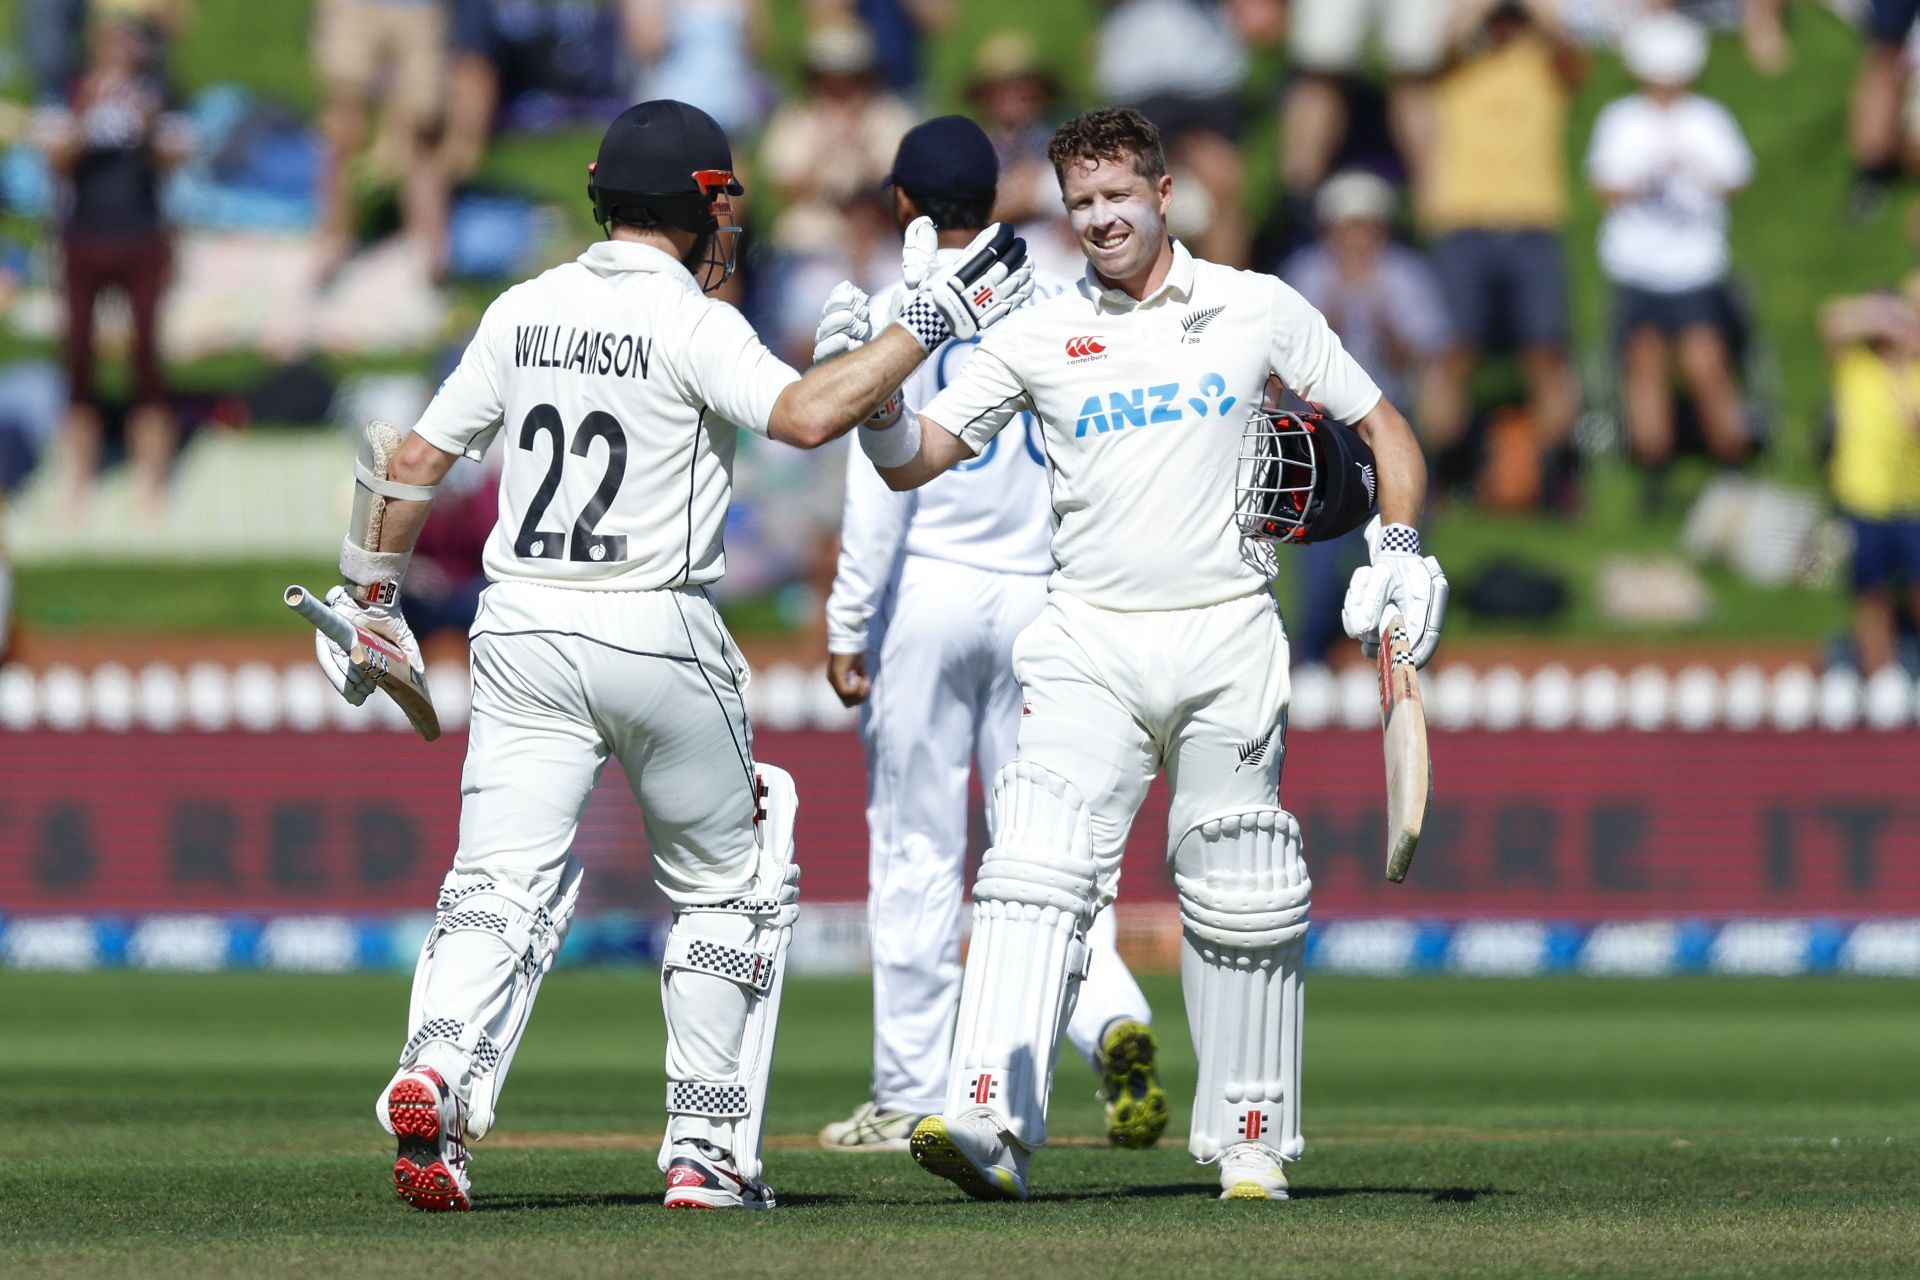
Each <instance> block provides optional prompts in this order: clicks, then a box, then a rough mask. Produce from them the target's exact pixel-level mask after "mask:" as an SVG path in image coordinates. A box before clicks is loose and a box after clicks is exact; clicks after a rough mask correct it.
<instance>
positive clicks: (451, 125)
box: [437, 0, 500, 186]
mask: <svg viewBox="0 0 1920 1280" xmlns="http://www.w3.org/2000/svg"><path fill="white" fill-rule="evenodd" d="M449 19H450V21H449V24H448V27H449V30H448V48H447V103H446V122H445V127H444V128H442V129H441V131H440V145H439V153H438V156H437V160H438V163H439V166H440V170H441V172H442V173H444V174H445V175H446V181H447V183H448V185H449V186H453V185H457V184H459V183H460V182H463V181H465V180H466V179H467V178H469V177H472V176H473V173H474V171H475V170H476V169H478V168H479V167H480V161H481V160H483V159H484V158H485V157H486V152H487V142H488V140H489V139H490V138H492V137H493V117H494V113H495V112H496V111H497V110H499V107H500V65H499V61H498V59H499V43H500V42H499V33H498V32H497V31H496V30H495V28H494V24H493V0H452V9H451V12H450V14H449Z"/></svg>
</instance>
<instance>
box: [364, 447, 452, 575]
mask: <svg viewBox="0 0 1920 1280" xmlns="http://www.w3.org/2000/svg"><path fill="white" fill-rule="evenodd" d="M459 458H460V455H459V454H455V453H448V452H447V451H446V450H444V449H441V448H439V447H438V446H437V445H432V444H429V443H427V442H426V441H425V440H423V439H422V438H420V437H419V436H417V435H408V436H407V438H406V440H405V441H404V442H403V443H402V444H401V445H400V451H399V452H398V453H396V454H395V455H394V456H393V461H392V462H391V463H389V464H388V467H387V475H388V478H390V479H392V480H396V481H398V482H399V483H401V484H417V485H421V486H423V487H426V488H432V487H433V486H434V485H437V484H439V483H440V482H441V481H442V480H443V479H445V478H446V474H447V472H449V471H451V470H453V464H454V463H455V462H457V461H459ZM432 508H433V503H432V502H414V501H410V500H408V499H404V498H389V499H388V500H387V506H386V510H385V512H384V514H383V518H382V519H381V522H380V545H379V546H378V547H375V548H370V549H371V550H377V551H411V550H413V544H414V543H415V542H417V541H419V538H420V530H421V528H422V527H423V526H424V525H425V524H426V523H427V512H428V511H430V510H431V509H432Z"/></svg>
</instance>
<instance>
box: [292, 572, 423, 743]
mask: <svg viewBox="0 0 1920 1280" xmlns="http://www.w3.org/2000/svg"><path fill="white" fill-rule="evenodd" d="M282 599H284V600H285V602H286V605H287V608H289V609H291V610H293V611H294V612H295V613H297V614H299V615H300V616H301V617H302V618H305V619H306V620H307V621H308V622H309V623H311V624H312V625H313V627H314V629H315V630H317V631H319V632H320V633H321V634H322V635H324V636H326V637H327V639H329V640H331V641H333V642H334V643H335V644H337V645H339V646H340V647H341V648H342V649H345V650H346V651H347V661H348V662H351V663H352V664H353V665H355V666H356V667H371V668H373V672H374V681H375V683H377V684H378V685H379V686H380V687H381V688H382V689H383V690H385V691H386V694H387V696H388V697H389V698H392V699H393V701H394V703H395V705H397V706H398V707H399V708H400V710H401V711H402V712H403V713H405V715H406V717H407V723H408V724H410V725H412V726H413V729H414V732H415V733H418V734H419V735H420V736H421V737H422V738H424V739H425V740H426V741H428V742H432V741H433V740H434V739H435V738H438V737H439V736H440V714H439V713H438V712H437V711H435V710H434V709H433V695H432V694H431V693H429V692H427V673H426V672H425V671H422V670H421V669H420V668H419V667H416V666H414V665H413V663H412V662H411V661H409V660H408V658H407V655H406V654H405V653H404V652H402V651H401V650H400V649H399V648H398V647H397V646H395V645H394V643H393V642H392V641H391V640H388V639H387V638H386V637H385V636H382V635H378V634H376V633H374V632H372V631H369V630H367V629H366V628H365V627H356V626H354V625H353V624H352V623H351V622H348V621H347V620H346V619H345V618H343V617H341V616H340V615H339V614H337V613H335V612H334V611H333V610H332V609H330V608H328V607H327V604H326V602H325V601H324V600H322V599H321V598H320V597H319V596H316V595H314V594H313V592H311V591H309V590H307V589H306V588H305V587H302V586H297V585H296V586H291V587H288V588H287V590H286V593H285V595H284V596H283V597H282Z"/></svg>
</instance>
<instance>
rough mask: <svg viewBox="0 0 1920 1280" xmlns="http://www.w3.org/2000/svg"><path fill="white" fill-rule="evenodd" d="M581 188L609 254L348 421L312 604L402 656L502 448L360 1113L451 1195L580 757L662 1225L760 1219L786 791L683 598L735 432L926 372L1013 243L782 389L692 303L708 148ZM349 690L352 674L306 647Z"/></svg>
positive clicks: (705, 286)
mask: <svg viewBox="0 0 1920 1280" xmlns="http://www.w3.org/2000/svg"><path fill="white" fill-rule="evenodd" d="M588 172H589V178H588V182H587V192H588V195H589V198H590V199H591V200H592V202H593V208H594V216H595V218H596V220H597V221H598V222H599V223H600V226H601V227H602V229H603V230H604V231H605V232H606V235H607V239H606V240H605V241H603V242H601V243H598V244H595V245H593V246H592V247H591V248H589V249H588V250H587V251H586V252H585V253H583V254H581V255H580V256H579V258H577V259H575V260H574V261H573V262H570V263H567V264H566V265H564V266H560V267H556V268H554V269H552V270H550V271H547V272H545V273H544V274H542V275H540V276H538V277H536V278H535V279H533V280H530V281H527V282H526V283H524V284H520V285H518V286H516V287H514V288H512V289H509V290H508V291H507V292H506V293H504V294H502V295H501V296H500V297H499V298H497V299H496V300H495V301H494V303H493V304H492V306H490V307H489V308H488V309H487V312H486V314H485V316H484V317H483V318H482V320H481V322H480V327H479V331H478V332H477V333H476V334H475V336H474V338H473V341H472V342H471V343H470V344H469V345H468V347H467V350H466V353H465V355H464V356H463V357H462V358H461V361H460V364H459V367H458V368H457V369H455V371H454V372H453V374H452V376H451V377H449V378H448V379H447V381H446V382H445V384H443V385H442V387H441V388H440V391H439V393H438V394H437V395H436V396H435V398H434V400H433V403H432V404H431V405H430V406H429V407H428V408H427V410H426V412H425V414H424V415H423V416H422V417H421V419H420V421H419V422H418V423H417V424H416V425H415V426H414V428H413V430H412V432H411V433H409V434H408V435H407V436H406V437H405V438H402V437H401V436H400V435H399V433H398V432H396V431H394V430H393V428H391V427H388V426H386V425H385V424H384V423H376V424H374V425H373V427H371V428H370V429H369V431H368V433H367V439H366V441H365V442H364V443H363V445H362V448H361V451H360V455H359V459H358V461H357V463H356V465H355V474H356V477H357V483H358V488H357V490H356V493H355V500H354V514H353V518H352V524H351V526H350V527H349V529H348V532H347V537H346V540H345V542H344V543H343V544H342V547H341V557H340V570H341V574H342V576H343V578H344V579H345V583H344V585H343V586H340V587H336V588H335V589H334V590H333V591H332V592H330V593H329V595H328V602H329V604H331V605H332V606H333V607H334V608H335V609H336V610H337V611H338V612H340V613H341V614H343V615H344V616H346V617H347V618H348V619H349V620H351V621H353V622H355V623H356V624H358V625H360V626H363V627H365V628H367V629H369V630H371V631H376V632H379V633H380V634H381V635H384V636H385V637H387V638H389V639H390V640H391V641H393V643H394V644H395V646H396V647H397V648H399V649H400V650H401V651H402V652H404V654H405V655H406V656H407V658H408V659H409V660H410V661H411V663H412V665H413V666H414V667H416V668H417V667H418V666H419V665H420V662H419V649H418V646H417V645H416V644H415V643H414V639H413V635H412V633H411V632H410V631H409V629H408V627H407V624H406V619H405V618H404V617H403V616H402V613H401V607H400V586H401V582H402V580H403V578H404V577H405V574H406V569H407V559H408V555H409V553H410V551H411V548H412V547H413V545H414V540H415V538H416V536H417V535H418V533H419V530H420V527H421V525H422V524H423V522H424V521H425V519H426V517H427V512H428V507H429V504H430V503H431V502H432V499H433V491H434V486H435V485H436V484H437V483H439V481H440V479H441V478H442V477H443V476H444V475H445V474H446V473H447V471H448V469H449V468H450V467H451V466H452V465H453V463H454V461H455V460H456V459H457V458H459V457H460V456H461V455H462V454H466V455H469V456H476V457H477V456H479V455H480V454H482V453H483V452H484V451H485V450H486V448H487V446H488V444H489V443H490V442H491V441H492V440H493V439H494V437H495V436H496V435H499V434H501V433H502V432H503V430H504V438H503V439H502V440H501V442H500V443H501V448H502V449H503V450H504V451H505V461H504V467H503V470H502V473H501V477H500V520H499V523H498V525H497V526H496V527H495V528H494V530H493V532H492V534H491V536H490V538H489V540H488V542H487V545H486V551H485V566H486V571H487V576H488V578H489V579H490V580H491V584H490V585H489V586H488V588H487V590H486V592H485V593H484V594H483V596H482V597H481V604H480V610H479V615H478V617H477V618H476V619H475V621H474V624H473V629H472V632H471V643H472V668H473V701H472V718H471V726H470V729H469V737H468V747H467V759H466V768H465V772H464V774H463V776H462V778H461V784H460V792H461V808H460V843H459V849H458V851H457V852H456V853H455V855H454V860H453V869H452V871H451V872H450V873H449V874H448V876H447V878H446V881H445V883H444V884H443V885H442V887H441V890H440V896H439V903H438V909H437V914H436V917H435V920H434V923H433V927H432V930H431V931H430V932H429V934H428V936H427V940H426V943H425V945H424V946H423V947H422V949H421V952H420V959H419V964H418V967H417V968H416V969H415V972H414V981H413V995H412V1001H411V1005H410V1008H409V1010H408V1014H407V1036H406V1041H405V1045H404V1047H403V1048H402V1050H401V1053H400V1065H399V1070H398V1071H397V1072H396V1073H395V1074H394V1077H393V1079H392V1080H391V1081H390V1082H389V1083H388V1085H387V1086H386V1088H385V1089H383V1090H382V1091H381V1093H380V1096H379V1099H378V1100H377V1102H376V1103H375V1106H374V1110H375V1114H376V1115H377V1116H378V1117H379V1120H380V1123H381V1124H382V1126H384V1127H385V1128H386V1130H387V1132H389V1133H391V1134H393V1135H394V1136H395V1137H396V1138H397V1139H398V1140H399V1149H398V1153H397V1155H396V1158H395V1161H394V1166H393V1181H394V1189H395V1190H396V1191H397V1192H398V1193H399V1195H400V1197H401V1199H403V1200H405V1201H406V1202H407V1203H409V1204H411V1205H413V1206H414V1207H415V1208H418V1209H426V1210H448V1209H465V1208H467V1207H469V1202H468V1194H469V1182H468V1174H467V1159H468V1158H467V1148H466V1143H467V1142H469V1141H473V1140H477V1139H479V1138H481V1137H484V1136H485V1134H486V1133H487V1131H488V1130H489V1129H490V1128H492V1126H493V1123H494V1117H495V1109H496V1107H497V1105H498V1102H499V1097H500V1089H501V1085H502V1084H503V1083H504V1081H505V1079H506V1075H507V1069H508V1067H509V1066H510V1065H511V1064H512V1062H513V1054H514V1050H515V1048H516V1047H517V1046H518V1045H519V1042H520V1037H521V1035H522V1034H523V1033H524V1031H525V1029H526V1025H527V1018H528V1016H529V1015H530V1014H531V1012H532V1009H533V1002H534V997H535V995H536V994H537V993H538V991H539V989H540V983H541V980H542V978H543V977H544V975H545V974H546V972H547V970H548V968H549V967H550V966H551V965H552V963H553V959H554V956H555V955H556V954H558V952H559V950H560V945H561V942H562V940H563V939H564V938H565V937H566V932H567V926H568V924H569V921H570V920H571V917H572V914H573V908H574V903H575V902H576V900H577V899H578V897H579V892H580V880H581V867H580V865H579V863H578V861H577V860H576V859H575V858H574V856H573V853H572V851H571V845H572V842H573V837H574V831H575V829H576V827H577V825H578V822H579V818H580V811H581V808H582V806H583V805H584V804H585V802H586V799H587V795H588V793H589V792H590V791H591V790H592V788H593V785H594V781H595V779H597V778H598V777H599V775H600V770H601V767H602V766H603V765H605V764H606V762H607V758H608V756H614V757H617V758H618V759H619V761H620V763H621V766H622V768H624V769H625V771H626V775H627V782H628V785H629V786H630V787H631V788H632V789H633V794H634V798H635V799H637V800H638V801H639V803H640V807H641V810H642V812H643V815H644V821H645V825H646V833H647V842H648V845H649V847H650V848H651V850H652V854H653V865H654V875H655V881H656V883H657V884H658V885H659V887H660V890H661V892H662V893H663V894H665V895H666V897H667V898H668V900H669V901H671V903H672V904H673V908H674V917H673V923H672V927H671V929H670V931H669V933H668V935H667V939H666V944H665V948H664V954H663V956H662V962H661V965H662V967H661V1000H662V1004H663V1005H664V1007H665V1013H666V1024H667V1057H666V1075H667V1096H666V1106H667V1127H666V1138H665V1141H664V1142H663V1143H662V1145H661V1149H660V1159H659V1165H660V1169H661V1170H662V1171H663V1172H664V1173H665V1174H666V1180H667V1192H666V1205H667V1207H669V1208H706V1209H718V1208H741V1207H745V1208H767V1207H770V1206H771V1205H772V1204H773V1194H772V1191H771V1189H770V1188H769V1187H768V1186H767V1184H766V1183H765V1182H763V1181H762V1180H761V1178H760V1171H761V1170H760V1135H761V1130H762V1127H763V1126H764V1124H765V1120H766V1093H767V1076H768V1072H769V1071H770V1069H771V1067H772V1059H773V1034H774V1025H775V1020H776V1017H777V1014H778V1011H779V1004H780V993H781V982H782V978H783V976H784V975H783V972H782V969H783V964H784V959H785V954H786V949H787V942H788V937H789V934H790V932H791V928H792V923H793V919H794V913H795V909H796V908H795V904H796V902H797V899H798V888H799V885H798V881H799V869H798V867H797V866H796V865H795V863H794V854H793V830H794V813H795V808H796V805H797V798H796V796H795V793H794V786H793V781H792V779H791V778H790V777H789V776H788V775H787V774H786V773H785V772H784V771H782V770H780V769H778V768H775V767H774V766H772V765H770V764H766V763H764V762H760V761H756V760H755V759H754V756H753V739H752V734H751V731H750V729H749V727H748V724H747V718H746V712H745V709H744V707H743V705H742V702H741V686H742V685H744V684H745V683H746V679H747V669H746V663H745V662H744V661H743V660H742V658H741V656H740V651H739V649H738V648H737V647H736V646H735V645H734V643H733V640H732V638H731V637H730V636H729V635H728V634H727V630H726V627H725V626H724V625H723V624H722V622H721V620H720V615H719V613H718V611H717V610H716V609H715V608H714V605H713V602H712V600H711V599H710V598H709V597H708V595H707V592H706V585H707V584H708V583H710V582H713V581H715V580H716V579H718V578H719V577H720V576H721V574H722V573H723V572H724V571H725V568H726V562H725V558H724V556H723V554H722V550H721V526H722V523H723V522H724V520H725V518H726V514H727V507H728V504H729V502H730V500H731V496H732V468H733V456H734V445H735V441H736V438H737V436H738V433H739V432H740V431H742V430H745V431H752V432H756V433H759V434H761V435H765V436H770V437H771V438H773V439H775V440H779V441H783V442H785V443H788V444H792V445H796V446H799V447H801V448H815V447H817V446H819V445H822V444H824V443H826V442H827V441H829V440H832V439H834V438H836V437H837V436H839V435H841V434H843V433H844V432H845V431H847V430H848V429H850V428H851V427H852V425H853V424H854V423H856V422H858V421H859V420H860V419H862V418H863V417H864V416H866V415H868V414H869V413H871V412H873V411H874V410H875V409H876V407H878V406H879V405H880V404H881V402H882V401H883V400H885V399H886V398H887V397H888V396H889V395H890V394H891V393H892V391H893V390H894V389H895V388H897V387H898V386H899V385H900V384H901V382H902V380H904V379H905V378H906V377H907V376H908V375H909V374H910V373H912V372H913V371H914V369H915V368H917V367H918V366H919V364H920V363H921V362H922V361H923V360H924V359H925V358H926V355H927V352H928V351H930V350H933V349H936V348H938V347H939V346H940V345H941V344H942V343H943V342H945V341H946V340H947V339H948V338H950V337H952V336H954V335H956V334H958V335H960V336H963V337H971V336H973V335H974V334H976V333H978V332H979V331H980V330H981V329H983V328H985V327H986V326H988V325H990V324H992V323H994V322H995V321H996V320H998V319H999V318H1001V317H1002V316H1003V315H1005V314H1006V313H1007V312H1009V311H1010V310H1012V308H1013V307H1014V306H1016V305H1017V304H1018V303H1019V302H1020V301H1022V300H1023V299H1024V297H1025V296H1026V295H1027V294H1028V293H1029V292H1030V291H1031V288H1032V280H1031V268H1030V266H1029V265H1028V264H1027V263H1026V261H1025V257H1026V249H1025V245H1024V244H1023V243H1021V242H1020V241H1019V240H1018V238H1017V237H1015V236H1013V235H1012V233H1011V232H1009V231H1007V230H1006V229H1004V228H1000V227H994V228H990V229H989V230H988V231H986V232H983V233H982V234H981V235H980V236H979V237H978V238H977V239H976V240H975V242H974V243H973V244H972V245H971V246H970V247H969V248H970V251H969V252H968V253H967V254H965V255H964V256H963V259H962V260H960V261H957V262H954V263H951V264H949V265H945V266H942V267H941V268H940V269H939V270H936V271H934V272H932V273H930V274H929V275H928V276H927V277H926V279H925V281H924V284H923V287H922V288H921V289H919V290H918V291H916V292H915V293H914V294H913V295H912V296H911V297H910V298H908V299H907V300H906V303H905V305H904V306H903V307H902V309H901V313H900V321H899V323H896V324H893V325H889V326H888V327H887V329H886V330H885V332H883V333H881V334H880V335H879V337H878V338H876V339H875V340H874V341H873V342H871V343H868V344H867V345H866V346H865V347H863V348H862V349H861V350H859V351H857V352H853V353H851V354H849V355H848V356H847V357H846V358H845V359H843V360H835V361H833V362H832V363H831V364H828V365H823V366H821V367H820V368H817V369H814V370H811V371H809V372H808V373H807V374H806V375H805V376H804V377H803V376H801V375H800V374H798V373H796V372H794V371H793V370H792V369H790V368H788V367H787V366H786V365H784V364H782V363H781V362H780V361H779V360H778V359H776V358H775V357H774V356H773V355H772V354H771V353H770V352H769V351H768V350H767V349H766V347H764V346H763V345H762V344H761V343H760V341H759V339H758V338H757V337H756V336H755V335H754V333H753V331H752V329H751V328H750V327H749V326H748V324H747V322H746V320H745V319H744V318H743V317H742V316H741V315H740V313H739V312H738V311H736V310H734V309H733V308H732V307H730V306H728V305H726V304H725V303H723V302H720V301H718V300H715V299H712V298H709V297H707V296H706V291H708V290H710V289H712V288H714V287H716V286H718V285H719V284H720V283H721V281H723V280H724V279H726V277H727V276H728V275H729V274H730V273H731V271H732V270H733V264H734V254H735V249H736V243H737V238H738V231H739V229H738V227H737V226H735V225H734V224H733V219H732V209H731V198H732V197H733V196H737V195H739V194H741V191H742V188H741V185H740V183H739V182H738V181H737V180H736V179H735V177H734V174H733V161H732V153H731V149H730V148H729V145H728V142H727V137H726V134H725V133H724V132H723V131H722V130H721V129H720V127H719V125H717V124H715V123H714V121H713V119H712V118H711V117H709V116H708V115H706V114H705V113H704V112H702V111H700V110H698V109H696V108H694V107H691V106H688V105H686V104H684V103H680V102H672V101H657V102H643V103H641V104H639V105H638V106H635V107H632V108H629V109H628V110H627V111H625V112H624V113H622V114H621V115H620V116H619V117H618V118H617V119H615V120H614V122H613V123H612V125H611V126H610V127H609V128H608V129H607V132H606V136H605V137H604V138H603V139H602V141H601V144H600V150H599V157H598V159H597V160H596V161H595V162H594V164H593V165H592V166H591V167H590V168H589V171H588ZM317 645H318V651H319V657H320V661H321V665H322V667H323V668H324V669H325V670H326V671H327V672H328V674H329V675H330V677H331V678H332V680H333V682H334V684H335V687H336V688H338V689H339V690H340V692H341V693H342V694H343V695H344V696H345V697H346V698H347V700H348V701H349V702H359V701H362V700H363V699H364V698H365V697H366V695H367V693H368V692H369V691H370V690H371V689H372V688H373V687H374V675H373V673H371V672H370V671H369V670H368V669H367V667H365V666H362V665H355V664H351V663H350V662H349V661H348V658H347V655H346V654H344V653H343V652H342V651H341V650H340V649H338V648H337V647H335V646H334V645H333V644H332V643H331V642H330V641H328V640H326V638H325V637H324V636H322V637H321V638H320V640H319V641H318V642H317Z"/></svg>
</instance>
